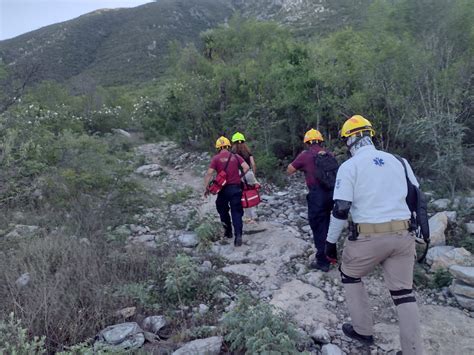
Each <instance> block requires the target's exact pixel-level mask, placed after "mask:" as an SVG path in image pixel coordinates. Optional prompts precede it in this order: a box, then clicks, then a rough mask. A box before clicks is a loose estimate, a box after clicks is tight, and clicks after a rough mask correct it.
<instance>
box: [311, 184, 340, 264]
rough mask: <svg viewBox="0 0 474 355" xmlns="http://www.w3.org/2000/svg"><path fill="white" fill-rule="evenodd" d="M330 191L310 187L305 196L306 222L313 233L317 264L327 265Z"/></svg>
mask: <svg viewBox="0 0 474 355" xmlns="http://www.w3.org/2000/svg"><path fill="white" fill-rule="evenodd" d="M332 195H333V193H332V191H328V190H326V189H323V188H322V187H320V186H316V187H312V188H311V189H310V191H309V193H308V194H307V195H306V201H307V202H308V221H309V225H310V227H311V231H312V232H313V240H314V246H315V247H316V249H317V252H316V260H317V262H318V263H319V264H328V263H329V262H328V260H327V259H326V253H325V248H326V236H327V234H328V229H329V220H330V219H331V211H332V207H333V205H334V202H333V200H332Z"/></svg>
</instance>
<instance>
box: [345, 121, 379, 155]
mask: <svg viewBox="0 0 474 355" xmlns="http://www.w3.org/2000/svg"><path fill="white" fill-rule="evenodd" d="M339 135H340V137H341V139H343V140H344V143H345V144H346V146H347V148H348V149H349V151H350V152H351V154H352V155H354V150H355V149H356V148H357V146H358V145H359V144H361V143H365V144H363V145H371V144H373V143H372V137H373V136H374V135H375V130H374V129H373V127H372V123H370V121H369V120H368V119H366V118H364V117H362V116H361V115H354V116H352V117H351V118H349V119H348V120H347V121H346V122H344V124H343V125H342V128H341V131H340V132H339Z"/></svg>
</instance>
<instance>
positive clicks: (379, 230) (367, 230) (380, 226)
mask: <svg viewBox="0 0 474 355" xmlns="http://www.w3.org/2000/svg"><path fill="white" fill-rule="evenodd" d="M411 228H412V225H411V222H410V220H404V221H390V222H384V223H354V222H352V221H351V222H349V230H350V232H351V233H350V235H349V240H357V237H358V236H359V234H375V235H377V234H384V233H392V232H401V231H406V230H411Z"/></svg>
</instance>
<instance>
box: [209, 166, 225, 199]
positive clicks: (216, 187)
mask: <svg viewBox="0 0 474 355" xmlns="http://www.w3.org/2000/svg"><path fill="white" fill-rule="evenodd" d="M225 184H227V173H226V172H225V170H222V171H221V172H220V173H219V174H217V175H216V178H215V179H214V180H212V181H211V183H210V184H209V192H210V193H211V194H213V195H216V194H218V193H219V191H221V190H222V188H223V187H224V186H225Z"/></svg>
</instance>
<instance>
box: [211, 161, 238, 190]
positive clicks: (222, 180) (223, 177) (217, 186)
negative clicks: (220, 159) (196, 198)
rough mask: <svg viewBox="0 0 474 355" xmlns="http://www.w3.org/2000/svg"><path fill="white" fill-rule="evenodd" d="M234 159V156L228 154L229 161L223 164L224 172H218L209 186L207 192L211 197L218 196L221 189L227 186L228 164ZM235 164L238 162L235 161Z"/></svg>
mask: <svg viewBox="0 0 474 355" xmlns="http://www.w3.org/2000/svg"><path fill="white" fill-rule="evenodd" d="M233 157H234V154H232V153H230V156H229V159H227V162H226V163H225V167H224V170H222V171H220V172H219V173H218V174H217V175H216V177H215V179H213V180H212V181H211V182H210V184H209V188H208V190H209V192H210V193H211V194H213V195H216V194H218V193H219V192H220V191H221V190H222V188H223V187H224V186H225V185H226V184H227V167H228V166H229V162H230V161H231V159H232V158H233ZM237 163H239V160H238V159H237Z"/></svg>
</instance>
